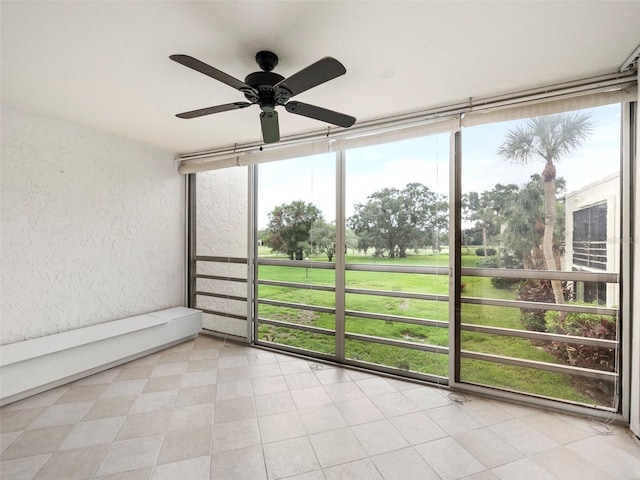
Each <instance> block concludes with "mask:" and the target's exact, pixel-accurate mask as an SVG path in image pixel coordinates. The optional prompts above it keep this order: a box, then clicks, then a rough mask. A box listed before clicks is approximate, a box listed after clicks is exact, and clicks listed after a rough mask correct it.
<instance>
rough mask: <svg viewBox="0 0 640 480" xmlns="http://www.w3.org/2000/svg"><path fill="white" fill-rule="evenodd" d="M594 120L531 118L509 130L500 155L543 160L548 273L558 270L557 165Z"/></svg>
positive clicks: (560, 298) (556, 286)
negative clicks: (555, 245) (555, 240)
mask: <svg viewBox="0 0 640 480" xmlns="http://www.w3.org/2000/svg"><path fill="white" fill-rule="evenodd" d="M591 132H592V128H591V117H590V116H589V115H588V114H585V113H565V114H559V115H548V116H544V117H535V118H531V119H529V120H528V121H527V122H526V124H525V125H522V126H519V127H516V128H514V129H513V130H510V131H509V132H508V133H507V139H506V140H505V141H504V143H503V144H502V145H501V146H500V148H499V149H498V154H499V155H501V156H502V157H503V158H505V159H507V160H511V161H514V162H520V163H527V162H529V161H531V160H533V159H535V158H540V159H542V160H543V161H544V169H543V170H542V180H543V182H544V233H543V238H542V252H543V256H544V261H545V266H546V269H547V270H558V269H559V265H556V260H555V257H554V254H553V232H554V228H555V224H556V163H558V162H559V161H560V159H561V158H562V157H564V156H565V155H567V154H569V153H571V152H573V151H574V150H576V149H577V148H578V147H579V146H580V145H581V144H582V142H583V141H584V140H585V139H586V138H587V137H588V136H589V135H590V134H591ZM551 285H552V287H553V295H554V298H555V301H556V303H561V304H562V303H565V299H564V294H563V289H562V282H560V281H559V280H553V281H552V282H551Z"/></svg>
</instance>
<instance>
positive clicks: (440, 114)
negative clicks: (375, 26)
mask: <svg viewBox="0 0 640 480" xmlns="http://www.w3.org/2000/svg"><path fill="white" fill-rule="evenodd" d="M636 82H637V76H636V74H635V72H633V71H626V72H622V73H621V72H616V73H611V74H606V75H599V76H597V77H590V78H586V79H581V80H574V81H570V82H563V83H558V84H553V85H548V86H545V87H538V88H535V89H530V90H525V91H520V92H513V93H508V94H502V95H495V96H491V97H483V98H477V99H474V98H469V101H468V102H464V103H458V104H452V105H447V106H443V107H436V108H432V109H428V110H423V111H419V112H413V113H410V114H404V115H396V116H391V117H385V118H380V119H375V120H371V121H368V122H363V123H359V124H356V125H355V126H353V127H351V128H349V129H345V128H339V127H335V128H327V129H325V130H320V131H313V132H308V133H304V134H299V135H291V136H287V137H284V138H283V139H282V140H281V141H280V142H278V143H277V144H274V145H270V146H265V145H264V144H262V143H261V142H253V143H246V144H236V145H233V146H227V147H222V148H217V149H208V150H201V151H195V152H186V153H179V154H177V155H176V156H175V161H176V162H178V163H179V164H180V165H183V166H185V165H189V164H193V163H198V162H199V161H202V160H206V161H207V163H209V162H210V161H213V160H215V159H216V158H220V159H223V158H225V159H228V158H229V157H233V156H241V155H245V154H247V153H250V152H257V151H262V150H265V151H266V150H267V149H268V150H269V151H271V152H273V153H274V154H275V153H276V150H278V149H284V148H287V147H292V146H295V145H298V144H304V143H309V142H313V141H318V140H322V139H325V140H328V139H335V140H341V139H346V138H355V137H358V136H364V135H370V134H372V133H373V132H376V131H383V130H387V131H392V130H394V129H401V128H406V127H411V126H419V125H428V124H430V123H437V121H438V120H439V119H445V118H451V117H452V116H460V115H462V114H464V113H470V112H478V111H482V110H487V109H495V108H498V107H502V108H507V107H509V106H512V105H518V104H520V103H523V102H531V101H535V100H537V101H545V100H548V99H552V98H556V97H561V96H566V95H571V94H575V95H578V94H584V93H595V92H598V91H607V90H615V89H621V88H624V86H625V85H631V84H635V83H636Z"/></svg>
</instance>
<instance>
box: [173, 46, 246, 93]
mask: <svg viewBox="0 0 640 480" xmlns="http://www.w3.org/2000/svg"><path fill="white" fill-rule="evenodd" d="M169 58H170V59H171V60H173V61H174V62H178V63H179V64H181V65H184V66H185V67H189V68H192V69H193V70H195V71H196V72H200V73H203V74H205V75H207V76H209V77H211V78H215V79H216V80H218V81H219V82H222V83H224V84H227V85H229V86H230V87H233V88H235V89H236V90H240V91H241V92H247V91H248V92H253V93H254V94H256V95H257V94H258V91H257V90H256V89H255V88H253V87H250V86H249V85H247V84H246V83H244V82H241V81H240V80H238V79H237V78H234V77H232V76H231V75H228V74H226V73H224V72H221V71H220V70H218V69H217V68H214V67H212V66H211V65H207V64H206V63H204V62H201V61H200V60H198V59H196V58H193V57H190V56H189V55H182V54H179V55H171V56H170V57H169Z"/></svg>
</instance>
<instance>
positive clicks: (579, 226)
mask: <svg viewBox="0 0 640 480" xmlns="http://www.w3.org/2000/svg"><path fill="white" fill-rule="evenodd" d="M619 192H620V175H619V174H618V173H614V174H611V175H608V176H606V177H603V178H602V179H601V180H599V181H597V182H594V183H591V184H589V185H587V186H585V187H583V188H581V189H580V190H577V191H575V192H571V193H569V194H568V195H567V197H566V211H565V219H566V223H565V225H566V253H565V256H564V262H565V265H564V268H566V269H567V270H572V271H583V272H595V273H597V272H608V273H619V272H620V258H619V249H618V248H617V245H618V244H619V242H620V211H621V210H620V195H619ZM574 291H575V294H576V300H578V301H582V302H597V303H598V304H600V305H607V306H617V305H618V304H619V300H618V299H619V287H618V285H617V284H611V283H609V284H607V283H605V282H575V283H574Z"/></svg>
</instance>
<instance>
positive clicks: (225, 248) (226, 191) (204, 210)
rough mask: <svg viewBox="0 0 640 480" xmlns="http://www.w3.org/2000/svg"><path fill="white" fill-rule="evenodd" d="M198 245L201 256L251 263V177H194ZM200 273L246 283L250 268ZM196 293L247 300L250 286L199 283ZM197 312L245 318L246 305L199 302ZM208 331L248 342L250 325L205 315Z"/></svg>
mask: <svg viewBox="0 0 640 480" xmlns="http://www.w3.org/2000/svg"><path fill="white" fill-rule="evenodd" d="M196 179H197V184H196V192H197V193H196V217H197V220H196V239H197V240H196V242H197V243H196V245H197V247H196V248H197V254H198V255H211V256H220V257H240V258H247V250H248V227H247V218H248V217H247V215H248V211H249V202H248V171H247V167H243V168H236V167H234V168H225V169H222V170H213V171H210V172H203V173H198V174H197V175H196ZM197 269H198V273H205V274H209V275H222V276H231V277H236V278H246V277H247V266H246V265H240V264H221V263H207V262H198V265H197ZM198 290H204V291H208V292H216V293H222V294H226V295H234V296H240V297H246V296H247V284H246V283H240V282H223V281H217V280H205V279H198ZM197 307H198V308H205V309H210V310H216V311H222V312H225V313H232V314H235V315H246V313H247V303H246V302H241V301H237V300H230V299H226V298H217V297H207V296H204V295H200V296H198V298H197ZM203 326H204V328H207V329H209V330H214V331H216V332H221V333H227V334H230V335H236V336H239V337H246V336H247V322H246V321H243V320H238V319H234V318H229V317H222V316H218V315H210V314H204V315H203Z"/></svg>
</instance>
